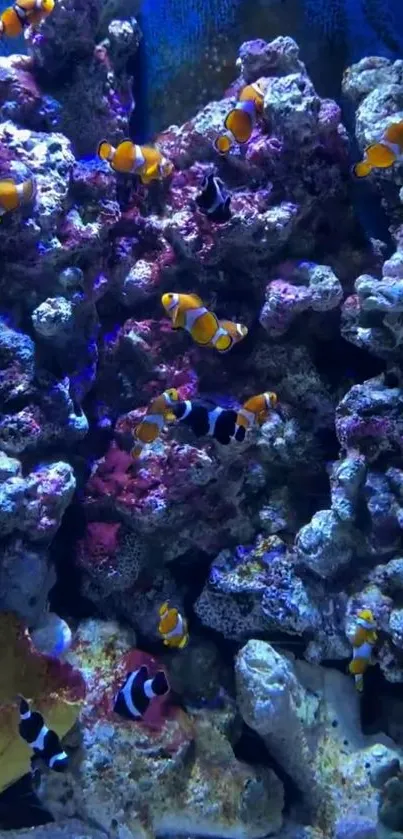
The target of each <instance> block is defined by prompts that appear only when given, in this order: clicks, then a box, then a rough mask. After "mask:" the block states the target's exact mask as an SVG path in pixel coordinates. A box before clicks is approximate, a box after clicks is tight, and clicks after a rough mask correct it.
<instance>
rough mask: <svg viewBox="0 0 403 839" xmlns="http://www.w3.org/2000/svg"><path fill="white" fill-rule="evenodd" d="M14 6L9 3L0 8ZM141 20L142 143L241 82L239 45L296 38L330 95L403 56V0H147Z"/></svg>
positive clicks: (16, 47)
mask: <svg viewBox="0 0 403 839" xmlns="http://www.w3.org/2000/svg"><path fill="white" fill-rule="evenodd" d="M6 5H7V3H6V0H2V2H1V4H0V9H1V8H6ZM136 5H137V4H133V6H132V8H133V12H135V11H136ZM113 8H114V9H116V4H114V7H113ZM105 10H106V14H108V16H109V15H111V13H112V5H111V4H110V3H105ZM124 11H125V15H126V16H128V14H127V7H126V8H125V10H124ZM115 13H116V12H115V11H114V12H113V14H114V15H115ZM138 20H139V23H140V26H141V31H142V33H143V40H142V44H141V54H140V57H139V59H138V61H139V63H140V64H141V81H140V80H139V79H138V80H137V90H136V92H137V97H138V101H139V102H140V103H141V108H142V109H143V110H144V113H142V114H141V115H136V120H137V122H134V124H135V131H136V132H137V134H138V135H139V136H138V139H142V140H144V139H145V136H142V135H148V136H151V135H152V134H153V133H155V132H156V131H159V130H161V129H162V128H163V127H165V126H166V125H168V124H170V123H181V122H183V121H184V120H185V119H187V118H188V117H190V116H192V114H194V113H195V111H196V110H197V109H198V108H199V107H200V106H201V105H202V104H203V103H204V102H206V101H209V100H211V99H214V98H218V97H219V95H220V93H221V91H222V89H223V87H224V88H225V87H226V86H228V85H229V84H230V82H231V80H232V78H233V66H234V61H235V59H236V56H237V45H238V44H239V43H241V42H242V41H246V40H248V39H250V38H254V37H256V33H259V37H260V38H264V39H266V40H270V39H272V38H275V37H277V35H281V34H283V33H284V32H287V34H289V35H291V36H292V37H293V38H295V39H296V40H297V41H298V43H299V44H300V47H301V50H302V53H303V58H304V61H305V63H306V64H307V66H308V69H309V71H310V73H311V76H312V78H313V80H314V82H315V85H316V87H317V89H318V91H319V93H320V94H321V95H323V96H336V97H337V96H338V95H339V94H340V85H341V77H342V73H343V69H344V67H345V66H346V65H348V64H350V63H352V62H354V61H358V60H359V59H360V58H363V57H364V56H365V55H382V56H386V57H390V58H393V59H396V58H400V57H401V53H402V49H403V36H402V31H403V8H402V4H401V3H400V2H399V0H330V1H329V2H328V0H253V1H252V2H251V0H190V2H188V0H142V2H141V3H140V10H139V16H138ZM0 50H1V53H0V54H2V55H7V54H9V53H10V52H11V51H13V52H25V44H24V39H23V38H22V37H21V38H18V39H17V40H16V41H15V42H13V43H11V42H7V41H5V40H3V41H2V43H1V45H0Z"/></svg>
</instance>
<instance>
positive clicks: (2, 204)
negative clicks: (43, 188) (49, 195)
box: [0, 178, 35, 216]
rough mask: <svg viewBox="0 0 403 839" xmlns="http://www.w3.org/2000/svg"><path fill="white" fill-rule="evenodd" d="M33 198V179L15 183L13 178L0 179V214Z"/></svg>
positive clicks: (14, 208)
mask: <svg viewBox="0 0 403 839" xmlns="http://www.w3.org/2000/svg"><path fill="white" fill-rule="evenodd" d="M34 198H35V181H34V180H33V179H32V178H29V179H28V180H27V181H24V182H23V183H21V184H17V183H16V182H15V181H14V180H13V178H5V179H4V180H0V216H4V215H5V213H9V212H11V211H12V210H18V208H19V207H22V206H23V205H24V204H29V202H30V201H32V200H33V199H34Z"/></svg>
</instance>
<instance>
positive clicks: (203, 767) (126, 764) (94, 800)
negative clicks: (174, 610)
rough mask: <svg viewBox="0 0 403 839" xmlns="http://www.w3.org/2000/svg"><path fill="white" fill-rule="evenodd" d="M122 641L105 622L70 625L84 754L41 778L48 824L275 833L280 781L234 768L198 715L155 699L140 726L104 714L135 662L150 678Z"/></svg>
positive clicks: (224, 743)
mask: <svg viewBox="0 0 403 839" xmlns="http://www.w3.org/2000/svg"><path fill="white" fill-rule="evenodd" d="M130 642H131V639H130V637H129V636H127V635H125V632H124V630H122V629H121V628H119V627H117V626H116V625H113V624H104V625H102V626H99V625H97V624H96V623H94V622H93V621H90V622H87V623H86V624H82V626H81V627H80V630H79V632H78V635H77V638H76V641H75V645H74V647H73V648H72V652H71V653H70V655H69V657H70V659H71V660H72V661H73V662H74V664H76V665H79V666H80V668H81V669H82V670H83V672H84V673H85V677H86V681H87V685H88V695H87V702H86V704H85V706H84V707H83V709H82V712H81V717H80V723H81V730H82V735H83V747H84V749H83V750H81V752H80V753H79V754H77V755H76V757H75V759H74V760H75V766H74V773H72V774H71V775H70V776H69V777H67V776H66V777H64V778H60V777H59V778H56V777H55V775H54V776H53V777H50V776H47V777H44V779H43V782H42V786H41V790H40V795H41V798H42V800H43V801H44V803H45V804H46V806H47V807H48V808H49V809H50V810H51V812H52V813H53V814H54V815H56V816H57V818H58V819H59V818H61V817H62V816H63V815H64V816H72V815H73V814H74V815H78V816H79V817H80V816H81V818H83V820H84V821H85V822H89V823H91V824H92V825H94V826H95V827H99V828H100V829H102V830H103V831H104V832H105V834H106V835H107V836H112V835H113V833H114V832H115V833H116V830H117V831H119V832H121V833H122V835H123V833H126V835H127V836H129V835H136V834H138V832H141V834H142V835H147V836H153V835H155V834H159V833H161V832H162V831H163V830H167V829H173V828H174V826H175V827H176V830H178V829H179V831H180V832H181V833H186V832H191V833H198V834H203V833H204V834H207V835H208V834H213V833H214V834H216V835H218V834H220V835H225V836H228V837H231V836H238V835H239V833H240V831H242V834H243V835H245V836H251V837H254V836H256V837H257V836H262V835H270V834H272V833H275V832H277V831H278V830H279V828H280V827H281V823H282V817H281V811H282V803H283V795H282V785H281V782H280V781H279V780H278V779H277V778H276V776H275V775H274V772H272V771H271V770H268V769H262V770H261V771H259V772H258V771H255V770H254V769H252V768H251V767H247V766H246V765H245V764H241V763H239V762H238V761H237V760H236V759H235V757H234V755H233V752H232V749H231V746H230V743H229V742H228V740H227V739H226V738H225V736H224V735H223V734H222V733H221V732H220V731H219V728H218V727H215V726H214V724H213V723H212V722H210V720H209V719H208V718H204V717H200V716H199V717H198V716H197V715H196V716H194V717H192V716H190V715H189V714H186V713H185V712H184V711H181V710H180V709H179V708H175V706H174V705H170V706H169V708H168V709H167V707H166V706H167V702H166V698H165V697H161V698H159V699H158V700H155V702H156V703H158V704H159V707H158V708H157V709H156V708H155V706H154V710H153V711H151V715H152V716H151V717H150V719H149V720H148V724H146V725H143V724H142V723H133V722H125V721H123V720H122V719H121V718H119V717H117V716H116V715H113V713H112V712H111V708H112V704H111V700H112V698H113V695H114V693H115V692H116V689H117V687H118V686H119V685H120V682H123V681H124V678H125V673H126V672H127V671H128V670H131V669H133V667H134V666H136V665H137V666H139V665H140V664H141V663H146V664H147V665H148V666H149V668H150V672H151V673H152V672H155V669H157V667H158V664H157V662H156V661H155V660H154V659H153V658H152V657H151V656H148V655H146V654H145V653H141V652H139V651H136V650H133V649H131V648H130ZM168 702H169V700H168ZM164 708H165V712H164V710H163V709H164ZM148 713H149V711H148V712H147V714H148ZM145 722H146V719H145ZM213 801H214V806H211V804H212V802H213ZM169 826H170V827H169Z"/></svg>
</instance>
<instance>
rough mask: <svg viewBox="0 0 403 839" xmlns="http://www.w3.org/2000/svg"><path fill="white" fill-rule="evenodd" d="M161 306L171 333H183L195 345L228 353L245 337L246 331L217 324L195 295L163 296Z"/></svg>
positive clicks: (225, 324) (173, 294) (228, 324)
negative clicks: (177, 331) (178, 330)
mask: <svg viewBox="0 0 403 839" xmlns="http://www.w3.org/2000/svg"><path fill="white" fill-rule="evenodd" d="M161 303H162V305H163V307H164V309H165V311H166V313H167V315H169V317H170V318H171V321H172V327H173V328H174V329H186V331H187V332H189V334H190V335H191V336H192V338H193V340H194V342H195V344H198V345H199V346H200V347H214V349H216V350H218V352H221V353H223V352H228V350H230V349H231V348H232V347H233V346H234V344H236V343H238V341H241V340H242V339H243V338H245V336H246V335H247V333H248V330H247V327H246V326H243V325H242V324H238V323H233V322H232V321H227V320H222V321H219V320H218V318H217V317H216V315H215V314H214V312H210V310H209V309H207V308H206V306H205V305H204V303H203V301H202V300H201V299H200V297H198V295H197V294H175V293H169V294H163V295H162V298H161Z"/></svg>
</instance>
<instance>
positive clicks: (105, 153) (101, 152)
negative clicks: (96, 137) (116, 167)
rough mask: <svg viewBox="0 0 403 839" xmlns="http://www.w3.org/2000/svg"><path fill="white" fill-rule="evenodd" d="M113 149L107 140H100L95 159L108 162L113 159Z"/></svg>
mask: <svg viewBox="0 0 403 839" xmlns="http://www.w3.org/2000/svg"><path fill="white" fill-rule="evenodd" d="M113 153H114V148H113V146H111V144H110V143H108V142H107V140H101V142H100V143H98V146H97V157H99V158H100V159H101V160H107V161H110V160H111V159H112V158H113Z"/></svg>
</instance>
